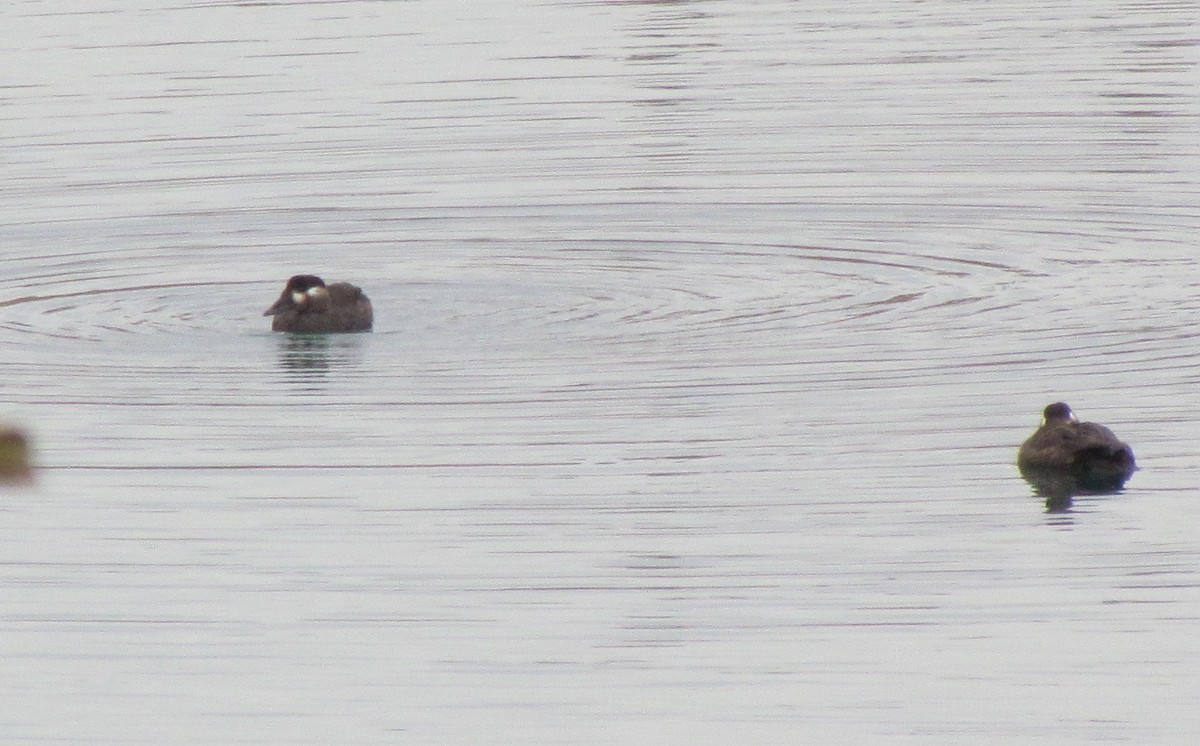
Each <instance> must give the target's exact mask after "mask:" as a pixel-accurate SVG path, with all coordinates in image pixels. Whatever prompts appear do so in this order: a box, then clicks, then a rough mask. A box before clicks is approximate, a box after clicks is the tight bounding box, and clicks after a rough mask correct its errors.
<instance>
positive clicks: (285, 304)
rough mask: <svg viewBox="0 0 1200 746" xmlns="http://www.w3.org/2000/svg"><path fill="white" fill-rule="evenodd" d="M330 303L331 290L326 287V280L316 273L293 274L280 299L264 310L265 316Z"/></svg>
mask: <svg viewBox="0 0 1200 746" xmlns="http://www.w3.org/2000/svg"><path fill="white" fill-rule="evenodd" d="M328 303H329V291H328V290H326V289H325V281H324V280H322V279H321V278H320V277H317V276H316V275H293V276H292V277H291V278H289V279H288V281H287V285H286V286H284V288H283V293H281V294H280V296H279V300H277V301H275V303H274V304H272V305H271V307H270V308H268V309H267V310H265V311H263V316H274V315H276V314H280V313H283V312H284V311H291V310H296V311H303V310H308V309H313V308H320V307H323V306H326V305H328Z"/></svg>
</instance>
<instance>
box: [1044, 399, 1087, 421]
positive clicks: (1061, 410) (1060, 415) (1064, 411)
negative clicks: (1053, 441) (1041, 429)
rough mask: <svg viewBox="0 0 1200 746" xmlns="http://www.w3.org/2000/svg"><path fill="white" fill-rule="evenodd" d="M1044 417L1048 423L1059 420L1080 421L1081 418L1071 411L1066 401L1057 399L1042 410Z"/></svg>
mask: <svg viewBox="0 0 1200 746" xmlns="http://www.w3.org/2000/svg"><path fill="white" fill-rule="evenodd" d="M1042 419H1043V421H1044V422H1045V424H1047V425H1051V424H1055V423H1059V422H1079V418H1078V417H1076V416H1075V413H1074V412H1072V411H1071V408H1070V407H1068V406H1067V405H1066V403H1065V402H1060V401H1056V402H1054V403H1053V404H1051V405H1050V406H1048V407H1046V409H1045V410H1044V411H1043V412H1042Z"/></svg>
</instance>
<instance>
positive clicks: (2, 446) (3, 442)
mask: <svg viewBox="0 0 1200 746" xmlns="http://www.w3.org/2000/svg"><path fill="white" fill-rule="evenodd" d="M29 450H30V449H29V439H28V438H26V437H25V434H24V433H22V432H21V431H20V430H17V429H16V428H11V427H3V426H0V483H4V482H28V481H30V480H32V479H33V464H32V463H30V461H31V459H30V455H29Z"/></svg>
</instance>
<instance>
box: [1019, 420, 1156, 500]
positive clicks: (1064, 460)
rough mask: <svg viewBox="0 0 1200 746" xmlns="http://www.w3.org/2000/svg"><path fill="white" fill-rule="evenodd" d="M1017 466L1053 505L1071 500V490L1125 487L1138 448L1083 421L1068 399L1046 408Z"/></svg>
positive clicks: (1100, 491) (1107, 490) (1101, 491)
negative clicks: (1065, 401)
mask: <svg viewBox="0 0 1200 746" xmlns="http://www.w3.org/2000/svg"><path fill="white" fill-rule="evenodd" d="M1017 468H1018V469H1020V471H1021V476H1023V477H1025V480H1026V481H1028V482H1029V483H1030V484H1031V485H1033V488H1034V490H1036V491H1037V493H1038V494H1039V495H1041V496H1043V497H1045V498H1046V507H1047V508H1048V509H1050V510H1065V509H1066V508H1069V507H1070V506H1071V496H1072V495H1080V494H1105V493H1111V492H1117V491H1119V490H1120V489H1121V488H1122V487H1123V486H1124V485H1125V482H1126V481H1127V480H1128V479H1129V477H1130V476H1132V475H1133V472H1134V471H1136V470H1137V464H1136V462H1135V461H1134V459H1133V449H1131V448H1130V447H1129V446H1128V445H1127V444H1125V443H1123V442H1122V441H1121V440H1120V439H1118V438H1117V436H1116V435H1114V434H1113V431H1112V430H1109V429H1108V428H1107V427H1105V426H1104V425H1099V424H1096V423H1095V422H1080V421H1079V418H1077V417H1076V416H1075V413H1074V412H1072V411H1071V408H1070V407H1068V406H1067V405H1066V404H1064V403H1063V402H1055V403H1054V404H1051V405H1050V406H1048V407H1046V409H1045V410H1044V411H1043V413H1042V426H1041V427H1039V428H1038V429H1037V432H1035V433H1034V434H1033V435H1031V436H1030V437H1029V440H1026V441H1025V442H1024V443H1023V444H1022V445H1021V448H1020V450H1019V451H1018V452H1017Z"/></svg>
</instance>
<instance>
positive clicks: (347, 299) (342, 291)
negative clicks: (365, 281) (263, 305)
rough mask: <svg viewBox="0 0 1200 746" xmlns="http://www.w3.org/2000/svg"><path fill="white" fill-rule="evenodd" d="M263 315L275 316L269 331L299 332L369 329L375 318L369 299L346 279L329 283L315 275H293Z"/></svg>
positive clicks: (365, 330)
mask: <svg viewBox="0 0 1200 746" xmlns="http://www.w3.org/2000/svg"><path fill="white" fill-rule="evenodd" d="M263 316H274V317H275V318H273V319H272V320H271V331H276V332H293V333H299V334H327V333H332V332H369V331H371V327H372V325H373V324H374V322H375V313H374V310H373V309H372V308H371V301H370V299H368V298H367V296H366V294H365V293H363V291H362V289H361V288H359V287H358V286H356V285H351V284H350V283H348V282H334V283H331V284H329V285H326V284H325V281H324V280H322V279H321V278H320V277H317V276H316V275H295V276H293V277H291V278H290V279H289V280H288V281H287V285H286V286H285V287H284V288H283V293H282V294H280V296H279V300H277V301H275V303H274V304H272V305H271V307H270V308H268V309H267V310H266V311H264V312H263Z"/></svg>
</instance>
